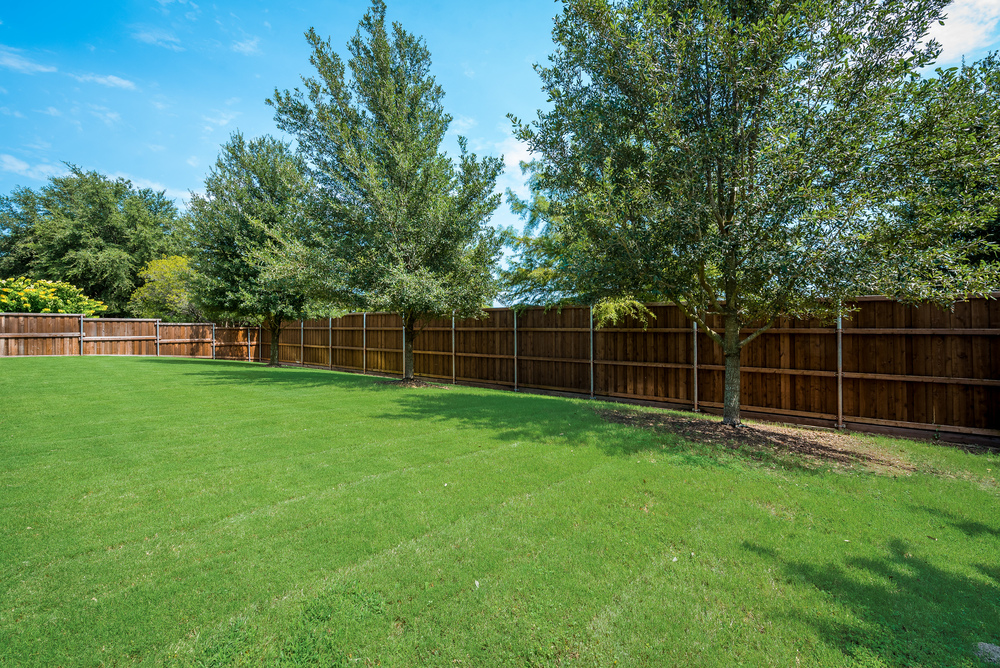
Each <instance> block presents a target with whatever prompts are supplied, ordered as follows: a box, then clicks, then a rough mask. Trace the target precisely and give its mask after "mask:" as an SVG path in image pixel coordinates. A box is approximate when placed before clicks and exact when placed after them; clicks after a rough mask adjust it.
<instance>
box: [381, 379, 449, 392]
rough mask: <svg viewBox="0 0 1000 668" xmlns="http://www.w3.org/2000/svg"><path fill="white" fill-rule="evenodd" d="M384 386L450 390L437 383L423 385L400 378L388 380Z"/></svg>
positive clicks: (419, 382)
mask: <svg viewBox="0 0 1000 668" xmlns="http://www.w3.org/2000/svg"><path fill="white" fill-rule="evenodd" d="M385 384H386V385H392V386H393V387H424V388H430V389H432V390H450V389H451V388H450V387H448V386H447V385H439V384H438V383H425V382H424V381H422V380H416V379H414V380H406V379H404V378H400V379H399V380H389V381H386V383H385Z"/></svg>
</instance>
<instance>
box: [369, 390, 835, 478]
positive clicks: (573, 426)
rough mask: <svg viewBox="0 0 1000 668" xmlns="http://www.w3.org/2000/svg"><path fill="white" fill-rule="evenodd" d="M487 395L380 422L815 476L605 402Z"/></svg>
mask: <svg viewBox="0 0 1000 668" xmlns="http://www.w3.org/2000/svg"><path fill="white" fill-rule="evenodd" d="M487 392H488V394H483V393H481V392H480V393H465V392H461V393H454V394H452V393H447V392H440V393H437V392H413V393H412V394H409V395H407V396H406V397H405V398H404V399H403V400H402V401H399V402H396V403H395V404H393V406H392V408H393V410H391V411H386V412H384V413H382V414H381V415H380V417H383V418H385V419H386V420H399V421H408V420H420V421H428V420H430V421H437V422H440V423H441V426H442V428H443V429H444V428H455V425H456V424H457V425H458V426H459V427H460V428H462V429H473V430H485V431H488V432H491V433H493V434H495V435H497V436H498V437H500V438H502V439H509V440H514V441H528V442H549V443H552V444H555V445H565V446H569V447H573V446H582V445H587V446H594V447H597V448H599V449H600V450H602V451H603V452H604V453H605V454H607V455H609V456H617V457H622V456H625V457H628V456H636V455H649V456H652V457H660V458H670V460H671V461H673V462H675V463H677V464H681V465H691V466H699V467H708V468H732V467H735V466H745V465H746V464H748V463H749V464H752V465H754V466H768V467H771V468H784V469H796V470H801V471H802V472H805V473H809V474H816V473H818V470H817V469H816V467H815V466H806V465H805V464H804V463H803V462H802V461H800V460H798V459H796V458H795V457H788V456H784V455H782V454H780V453H770V452H767V451H759V450H753V449H747V448H731V447H728V446H726V445H719V444H714V443H701V442H698V441H694V440H690V439H686V438H685V437H684V436H683V435H681V434H677V433H671V432H665V431H651V430H644V429H639V428H635V427H632V426H629V425H622V424H615V423H612V422H610V421H607V420H605V419H603V418H601V417H600V415H599V414H598V413H597V412H595V408H598V407H601V406H607V404H604V403H603V402H596V403H593V402H586V401H585V400H581V399H567V398H565V397H558V396H547V395H540V394H528V393H513V392H502V391H487Z"/></svg>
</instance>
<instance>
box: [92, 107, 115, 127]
mask: <svg viewBox="0 0 1000 668" xmlns="http://www.w3.org/2000/svg"><path fill="white" fill-rule="evenodd" d="M90 113H91V114H93V115H94V116H96V117H97V118H99V119H101V120H102V121H104V124H105V125H107V126H108V127H112V126H113V125H115V124H116V123H118V122H119V121H121V120H122V117H121V114H119V113H118V112H117V111H114V110H112V109H108V108H107V107H100V106H98V105H96V104H92V105H90Z"/></svg>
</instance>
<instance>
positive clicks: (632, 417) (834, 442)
mask: <svg viewBox="0 0 1000 668" xmlns="http://www.w3.org/2000/svg"><path fill="white" fill-rule="evenodd" d="M597 413H598V415H600V416H601V417H602V418H603V419H605V420H607V421H608V422H614V423H617V424H625V425H630V426H633V427H638V428H640V429H650V430H653V431H660V432H669V433H673V434H677V435H678V436H682V437H683V438H685V439H687V440H689V441H695V442H698V443H707V444H711V445H720V446H725V447H728V448H733V449H742V448H746V449H748V450H751V451H762V450H766V451H770V452H772V453H774V454H793V455H798V456H801V457H804V458H805V459H807V460H810V461H812V462H815V463H817V464H832V465H835V466H838V467H845V468H854V467H855V466H857V465H860V466H862V467H864V468H869V469H871V470H873V471H875V472H878V473H891V474H901V473H902V474H907V473H911V472H913V471H915V470H916V468H915V467H914V466H913V465H911V464H910V463H909V462H907V461H905V460H903V459H902V458H900V457H897V456H894V454H893V453H887V452H885V451H883V450H881V449H876V448H875V447H873V446H872V444H871V443H868V442H866V441H864V440H861V439H858V438H856V437H854V436H851V435H848V434H843V433H839V432H835V431H829V430H823V429H810V428H802V427H786V426H783V425H771V424H767V425H764V424H743V425H740V426H739V427H731V426H729V425H724V424H722V423H721V422H718V421H715V420H709V419H705V418H686V417H677V416H673V415H667V414H660V413H645V412H643V413H640V412H633V411H621V410H600V411H597Z"/></svg>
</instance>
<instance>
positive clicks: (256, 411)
mask: <svg viewBox="0 0 1000 668" xmlns="http://www.w3.org/2000/svg"><path fill="white" fill-rule="evenodd" d="M595 405H597V404H594V403H593V402H587V401H582V400H579V401H578V400H568V399H561V398H554V397H542V396H532V395H523V394H513V393H506V392H496V391H489V390H480V389H472V388H463V387H453V388H445V389H406V388H399V387H394V386H392V385H390V384H387V383H386V381H385V380H384V379H377V378H371V377H363V376H356V375H346V374H337V373H329V372H325V371H315V370H306V369H278V370H271V369H266V368H263V367H260V366H256V365H249V364H241V363H230V362H203V361H194V360H179V359H155V358H94V357H91V358H44V359H42V358H39V359H25V358H21V359H7V360H0V489H2V490H3V491H2V496H0V499H2V501H0V531H2V533H0V536H2V538H0V569H2V570H0V573H2V587H0V665H7V664H9V665H39V666H43V665H44V666H48V665H65V666H70V665H88V666H89V665H97V664H101V663H104V664H105V665H128V664H138V663H145V664H150V665H158V664H164V663H166V664H173V663H177V664H181V665H275V664H287V665H309V664H320V665H331V664H332V665H379V664H381V665H396V666H415V665H440V666H445V665H447V666H454V665H472V666H498V665H502V666H507V665H510V666H524V665H558V664H561V663H574V664H580V665H601V666H614V665H619V666H632V665H634V666H647V665H648V666H663V665H710V666H715V665H718V666H732V665H782V666H788V665H803V666H808V665H822V666H838V665H866V666H882V665H885V666H896V665H900V666H902V665H918V666H975V665H979V664H977V663H976V660H975V659H974V658H973V655H972V651H973V649H974V647H975V644H976V643H977V642H992V643H998V644H1000V559H998V556H1000V516H998V514H997V512H996V509H997V508H998V507H1000V506H998V500H1000V499H998V497H1000V493H998V487H997V484H996V473H997V471H998V467H1000V457H997V456H996V455H969V454H966V453H964V452H961V451H960V450H957V449H954V448H948V447H944V446H936V445H932V444H929V443H914V442H909V441H902V440H896V439H870V440H869V441H868V443H869V444H871V446H872V447H873V448H874V449H876V450H878V451H880V452H892V453H895V454H897V455H898V456H899V457H902V458H905V459H906V460H907V461H909V462H912V463H913V464H915V465H916V466H917V469H918V470H917V471H916V472H915V473H912V474H909V475H896V476H893V475H875V474H873V473H871V472H867V471H864V470H844V469H843V468H837V469H833V468H830V467H822V466H821V467H820V468H818V469H817V468H815V467H813V466H812V465H810V466H800V465H798V462H797V461H796V460H795V459H794V457H787V456H775V457H763V458H761V457H760V456H756V458H754V457H751V456H748V455H747V453H745V452H742V451H740V450H733V449H730V448H726V447H717V446H709V445H704V444H697V443H689V442H686V441H684V440H682V439H681V438H679V437H677V436H675V435H671V434H665V433H654V432H650V431H643V430H639V429H635V428H632V427H627V426H624V425H618V424H609V423H606V422H604V421H603V420H601V419H600V418H599V417H598V416H597V415H596V414H595V412H594V410H593V408H594V406H595ZM459 662H460V663H459ZM616 662H617V664H616Z"/></svg>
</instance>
